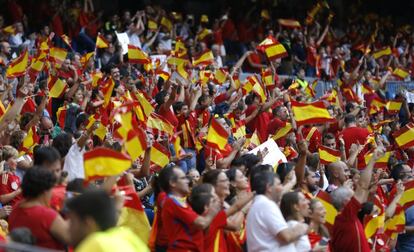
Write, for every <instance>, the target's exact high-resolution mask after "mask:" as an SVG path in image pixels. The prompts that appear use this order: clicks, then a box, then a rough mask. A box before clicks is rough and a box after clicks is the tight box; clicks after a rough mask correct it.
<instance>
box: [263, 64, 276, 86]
mask: <svg viewBox="0 0 414 252" xmlns="http://www.w3.org/2000/svg"><path fill="white" fill-rule="evenodd" d="M262 82H263V84H264V85H265V87H266V88H267V89H269V88H272V87H274V86H275V80H274V78H273V74H272V70H270V69H269V68H267V69H265V68H263V69H262Z"/></svg>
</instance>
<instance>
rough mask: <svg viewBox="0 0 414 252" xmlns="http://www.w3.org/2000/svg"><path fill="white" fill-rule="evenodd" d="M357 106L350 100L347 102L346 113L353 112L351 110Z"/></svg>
mask: <svg viewBox="0 0 414 252" xmlns="http://www.w3.org/2000/svg"><path fill="white" fill-rule="evenodd" d="M354 108H355V106H354V104H353V103H352V102H348V103H347V104H345V111H346V113H351V111H352V110H353V109H354Z"/></svg>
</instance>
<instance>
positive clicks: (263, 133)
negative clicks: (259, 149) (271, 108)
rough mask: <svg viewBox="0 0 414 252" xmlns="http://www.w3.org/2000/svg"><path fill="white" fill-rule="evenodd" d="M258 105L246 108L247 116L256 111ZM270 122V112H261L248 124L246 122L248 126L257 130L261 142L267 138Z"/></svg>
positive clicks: (251, 129)
mask: <svg viewBox="0 0 414 252" xmlns="http://www.w3.org/2000/svg"><path fill="white" fill-rule="evenodd" d="M256 109H257V107H256V106H255V105H250V106H249V107H248V108H247V109H246V117H247V116H249V115H251V114H252V113H253V111H255V110H256ZM269 123H270V116H269V113H268V112H260V113H259V114H258V115H257V116H256V117H255V118H254V119H253V120H251V121H250V122H249V123H248V124H246V126H247V128H248V129H249V130H250V131H251V132H254V131H255V130H257V134H258V136H259V139H260V142H262V143H263V142H264V141H266V140H267V137H268V135H267V126H268V125H269Z"/></svg>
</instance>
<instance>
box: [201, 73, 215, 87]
mask: <svg viewBox="0 0 414 252" xmlns="http://www.w3.org/2000/svg"><path fill="white" fill-rule="evenodd" d="M198 74H199V79H198V80H199V82H200V83H201V84H202V85H204V84H207V83H208V82H209V81H210V80H213V77H214V76H213V73H212V72H211V71H210V70H201V71H200V72H198Z"/></svg>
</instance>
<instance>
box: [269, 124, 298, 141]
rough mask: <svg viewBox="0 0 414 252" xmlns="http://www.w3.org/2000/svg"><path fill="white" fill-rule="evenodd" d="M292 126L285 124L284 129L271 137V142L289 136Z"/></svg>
mask: <svg viewBox="0 0 414 252" xmlns="http://www.w3.org/2000/svg"><path fill="white" fill-rule="evenodd" d="M292 129H293V128H292V124H290V123H286V125H285V127H283V128H280V129H278V130H277V131H276V132H275V134H274V135H273V137H272V139H273V140H275V141H276V140H278V139H280V138H282V137H285V136H286V135H287V134H289V133H290V132H291V131H292Z"/></svg>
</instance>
